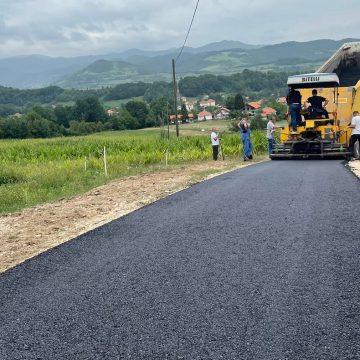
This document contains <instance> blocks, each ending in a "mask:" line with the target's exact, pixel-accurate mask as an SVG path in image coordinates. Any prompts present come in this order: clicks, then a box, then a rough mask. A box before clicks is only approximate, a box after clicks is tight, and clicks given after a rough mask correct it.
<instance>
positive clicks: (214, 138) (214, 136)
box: [210, 128, 220, 161]
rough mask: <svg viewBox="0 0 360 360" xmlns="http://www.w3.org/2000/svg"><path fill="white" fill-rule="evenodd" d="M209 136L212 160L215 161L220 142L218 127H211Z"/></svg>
mask: <svg viewBox="0 0 360 360" xmlns="http://www.w3.org/2000/svg"><path fill="white" fill-rule="evenodd" d="M210 137H211V145H212V150H213V160H215V161H216V160H217V158H218V154H219V144H220V137H219V129H217V128H212V132H211V136H210Z"/></svg>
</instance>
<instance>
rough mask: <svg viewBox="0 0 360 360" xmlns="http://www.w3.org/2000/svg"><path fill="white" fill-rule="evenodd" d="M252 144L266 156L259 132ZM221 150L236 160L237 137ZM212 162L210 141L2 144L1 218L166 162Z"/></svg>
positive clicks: (117, 138)
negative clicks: (3, 214) (7, 213)
mask: <svg viewBox="0 0 360 360" xmlns="http://www.w3.org/2000/svg"><path fill="white" fill-rule="evenodd" d="M252 142H253V145H254V153H255V154H256V153H264V152H266V149H267V142H266V138H265V135H264V133H263V132H257V131H254V132H253V133H252ZM222 146H223V150H224V153H225V154H226V156H227V157H236V156H237V157H239V159H241V152H242V145H241V141H240V138H239V135H238V134H224V135H222ZM104 148H106V164H107V176H105V171H104V170H105V169H104ZM167 150H168V151H167ZM167 153H168V155H169V156H168V158H167V156H166V154H167ZM211 158H212V149H211V144H210V139H209V136H183V137H179V138H176V137H174V136H171V137H170V139H167V138H166V137H165V136H164V135H161V134H159V133H154V132H145V131H122V132H112V133H100V134H96V135H92V136H83V137H73V138H55V139H33V140H31V139H27V140H2V141H0V199H1V200H0V213H6V212H12V211H16V210H19V209H22V208H24V207H29V206H33V205H35V204H39V203H43V202H48V201H52V200H57V199H60V198H64V197H68V196H72V195H76V194H79V193H83V192H85V191H87V190H89V189H91V188H93V187H96V186H99V185H101V184H104V183H106V181H108V180H111V179H115V178H120V177H124V176H129V175H135V174H139V173H142V172H148V171H154V170H156V169H161V168H164V167H165V165H166V161H167V163H168V165H169V166H171V165H176V164H182V163H186V162H191V161H199V160H210V159H211Z"/></svg>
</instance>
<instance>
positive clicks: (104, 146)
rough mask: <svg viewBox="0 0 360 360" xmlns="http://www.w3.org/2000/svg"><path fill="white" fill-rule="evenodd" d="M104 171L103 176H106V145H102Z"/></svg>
mask: <svg viewBox="0 0 360 360" xmlns="http://www.w3.org/2000/svg"><path fill="white" fill-rule="evenodd" d="M104 171H105V176H106V177H107V176H108V172H107V165H106V147H105V146H104Z"/></svg>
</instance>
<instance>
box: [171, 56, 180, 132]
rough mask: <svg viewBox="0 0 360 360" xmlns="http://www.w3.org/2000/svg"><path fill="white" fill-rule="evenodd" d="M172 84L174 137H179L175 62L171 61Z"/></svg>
mask: <svg viewBox="0 0 360 360" xmlns="http://www.w3.org/2000/svg"><path fill="white" fill-rule="evenodd" d="M172 70H173V83H174V104H175V125H176V136H177V137H179V124H178V111H177V85H176V79H175V60H174V59H172Z"/></svg>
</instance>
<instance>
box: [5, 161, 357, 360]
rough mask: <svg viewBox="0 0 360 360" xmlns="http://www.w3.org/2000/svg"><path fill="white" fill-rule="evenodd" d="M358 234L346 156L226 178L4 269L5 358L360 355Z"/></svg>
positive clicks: (269, 359) (264, 359) (259, 359)
mask: <svg viewBox="0 0 360 360" xmlns="http://www.w3.org/2000/svg"><path fill="white" fill-rule="evenodd" d="M144 186H146V183H144ZM359 243H360V181H359V180H358V179H357V178H356V177H355V176H354V175H353V174H352V173H350V171H348V170H347V169H346V168H345V166H344V164H343V163H342V162H341V161H273V162H266V163H262V164H257V165H253V166H250V167H247V168H244V169H240V170H237V171H234V172H231V173H227V174H225V175H222V176H219V177H216V178H213V179H211V180H208V181H205V182H203V183H201V184H197V185H195V186H193V187H191V188H190V189H187V190H185V191H181V192H179V193H177V194H175V195H173V196H169V197H168V198H166V199H163V200H161V201H158V202H156V203H154V204H152V205H149V206H146V207H144V208H142V209H140V210H138V211H135V212H134V213H132V214H130V215H128V216H125V217H123V218H120V219H118V220H116V221H113V222H111V223H109V224H107V225H105V226H103V227H101V228H99V229H96V230H95V231H91V232H89V233H87V234H85V235H83V236H80V237H78V238H76V239H74V240H72V241H70V242H68V243H66V244H63V245H61V246H59V247H57V248H55V249H52V250H50V251H48V252H46V253H44V254H42V255H40V256H38V257H36V258H33V259H31V260H29V261H26V262H25V263H23V264H21V265H19V266H17V267H15V268H14V269H11V270H9V271H7V272H5V273H3V274H2V275H0V359H2V360H8V359H9V360H10V359H11V360H14V359H46V360H53V359H99V360H100V359H189V360H193V359H253V360H285V359H289V360H292V359H298V360H305V359H314V360H319V359H334V360H335V359H336V360H344V359H346V360H347V359H360V333H359V327H360V316H359V314H360V306H359V304H360V297H359V295H360V294H359V281H360V262H359V255H360V251H359Z"/></svg>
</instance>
